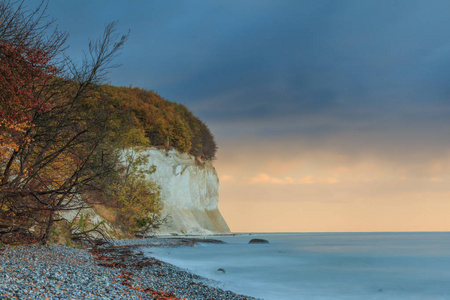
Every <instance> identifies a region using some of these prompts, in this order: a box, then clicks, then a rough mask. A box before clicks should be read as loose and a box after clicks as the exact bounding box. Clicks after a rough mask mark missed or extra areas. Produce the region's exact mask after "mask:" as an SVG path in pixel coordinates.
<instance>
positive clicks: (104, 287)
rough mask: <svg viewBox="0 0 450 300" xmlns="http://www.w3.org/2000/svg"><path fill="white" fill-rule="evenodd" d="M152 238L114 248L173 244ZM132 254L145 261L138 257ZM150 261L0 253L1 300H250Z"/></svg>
mask: <svg viewBox="0 0 450 300" xmlns="http://www.w3.org/2000/svg"><path fill="white" fill-rule="evenodd" d="M155 240H156V239H144V240H129V241H116V242H115V243H114V244H115V245H116V246H125V245H136V244H138V246H136V247H135V248H133V250H132V251H133V252H134V253H135V254H138V253H139V252H140V251H139V247H142V246H146V247H148V246H159V247H160V246H164V245H166V246H174V245H175V244H174V242H173V240H171V241H168V242H165V241H164V240H163V239H157V240H158V242H156V241H155ZM168 240H170V239H168ZM158 244H159V245H158ZM181 244H183V243H181ZM105 256H107V255H105ZM133 256H134V259H147V261H148V258H143V256H141V255H133ZM108 259H109V258H106V260H107V261H108ZM120 259H123V258H120ZM125 260H126V259H125ZM154 261H155V262H156V263H151V264H143V265H142V266H141V267H134V266H133V265H132V264H129V265H126V264H124V266H121V267H107V266H102V265H99V264H98V263H99V261H98V259H97V260H96V259H95V258H94V256H93V254H91V253H90V252H89V251H88V250H87V249H76V248H70V247H67V246H62V245H51V246H48V247H45V246H38V245H30V246H22V247H15V248H3V249H0V299H48V300H53V299H55V300H56V299H88V300H89V299H192V300H197V299H198V300H200V299H202V300H203V299H230V300H244V299H249V300H253V299H255V298H252V297H248V296H243V295H238V294H236V293H233V292H231V291H225V290H222V289H220V288H217V287H214V286H210V285H207V284H205V283H204V282H207V279H206V278H202V277H200V276H198V275H195V274H192V273H189V272H187V271H185V270H183V269H181V268H178V267H176V266H173V265H171V264H168V263H164V262H160V261H157V260H154Z"/></svg>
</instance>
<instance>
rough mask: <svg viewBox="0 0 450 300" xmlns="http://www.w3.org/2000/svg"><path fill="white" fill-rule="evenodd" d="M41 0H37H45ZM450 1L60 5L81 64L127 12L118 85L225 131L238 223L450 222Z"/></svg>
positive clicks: (362, 225)
mask: <svg viewBox="0 0 450 300" xmlns="http://www.w3.org/2000/svg"><path fill="white" fill-rule="evenodd" d="M37 2H38V1H37V0H28V1H26V3H27V4H30V6H32V5H33V4H35V3H37ZM449 11H450V2H449V1H445V0H442V1H440V0H432V1H414V0H410V1H406V0H404V1H399V0H392V1H384V0H377V1H369V0H367V1H359V0H355V1H346V0H340V1H334V0H330V1H327V0H310V1H298V0H292V1H291V0H276V1H275V0H271V1H269V0H215V1H209V0H174V1H165V0H158V1H155V0H134V1H123V0H122V1H119V0H90V1H86V0H78V1H65V0H50V1H49V4H48V9H47V13H48V15H50V16H51V17H54V18H55V19H57V24H58V25H59V28H60V29H61V30H64V31H67V32H68V33H69V34H70V37H69V39H68V45H70V47H69V48H68V50H67V53H68V54H69V55H70V56H71V57H72V58H73V59H74V60H77V59H80V58H81V54H82V51H83V50H86V49H87V45H88V42H89V39H95V38H97V37H98V36H99V35H100V34H101V33H102V30H103V28H104V26H105V25H106V24H107V23H109V22H111V21H115V20H116V21H118V27H117V29H118V32H119V33H126V32H128V30H130V37H129V40H128V41H127V43H126V45H125V47H124V49H123V50H122V52H121V55H120V56H119V57H118V58H117V59H116V63H119V64H121V66H120V67H119V68H116V69H113V70H111V72H110V73H109V83H111V84H113V85H119V86H129V85H132V86H137V87H141V88H145V89H148V90H153V91H156V92H158V94H160V95H161V96H162V97H164V98H166V99H168V100H171V101H175V102H179V103H183V104H185V105H186V106H187V107H188V108H189V109H190V110H191V111H192V112H193V113H194V114H195V115H197V116H198V117H199V118H201V119H202V120H203V121H205V122H206V123H207V124H208V126H209V127H210V129H211V131H212V133H213V134H214V135H215V137H216V141H217V143H218V146H219V152H218V155H217V159H216V161H215V162H214V165H215V167H216V169H217V171H218V174H219V178H220V200H219V208H220V210H221V212H222V214H223V216H224V218H225V219H226V221H227V222H228V225H229V226H230V228H231V230H232V231H233V232H274V231H277V232H335V231H448V230H450V218H448V213H449V212H450V151H449V149H450V148H449V146H450V130H449V128H450V118H449V113H450V84H449V80H450V34H449V32H450V18H448V12H449Z"/></svg>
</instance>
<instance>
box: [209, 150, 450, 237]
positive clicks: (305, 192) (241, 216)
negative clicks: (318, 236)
mask: <svg viewBox="0 0 450 300" xmlns="http://www.w3.org/2000/svg"><path fill="white" fill-rule="evenodd" d="M252 149H262V148H261V145H257V146H255V147H254V148H252V147H250V146H249V147H247V148H246V147H243V148H241V149H240V153H239V154H237V153H235V152H233V151H232V150H230V149H224V150H222V151H221V152H220V155H219V158H218V160H217V161H216V162H215V163H214V164H215V166H216V169H217V171H218V174H219V178H220V196H219V209H220V211H221V213H222V215H223V216H224V218H225V220H226V221H227V223H228V225H229V226H230V229H231V231H232V232H395V231H448V230H450V218H448V212H449V211H450V201H449V199H450V190H449V189H448V186H449V183H450V175H449V174H450V156H449V155H446V156H442V157H440V158H435V159H432V160H422V161H418V160H412V161H409V162H408V161H397V160H395V159H393V160H390V159H386V158H382V157H374V156H364V155H360V156H358V157H357V158H354V159H352V156H351V155H348V156H345V155H342V154H339V153H338V152H336V151H333V150H327V151H322V152H320V151H318V150H317V149H310V150H306V149H302V150H301V152H296V151H300V150H299V149H296V148H295V147H294V146H292V147H291V148H290V149H291V151H292V152H290V153H289V151H286V152H284V153H280V151H279V150H274V148H271V147H267V146H266V147H265V148H264V149H265V152H262V151H260V152H259V153H254V152H255V151H254V150H252ZM227 150H228V151H227ZM296 153H297V154H296Z"/></svg>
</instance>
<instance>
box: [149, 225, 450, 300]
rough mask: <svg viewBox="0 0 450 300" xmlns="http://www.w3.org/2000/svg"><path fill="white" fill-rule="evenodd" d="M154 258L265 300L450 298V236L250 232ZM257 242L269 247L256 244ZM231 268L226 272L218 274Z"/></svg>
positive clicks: (155, 251) (156, 251) (158, 252)
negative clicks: (259, 241) (261, 241)
mask: <svg viewBox="0 0 450 300" xmlns="http://www.w3.org/2000/svg"><path fill="white" fill-rule="evenodd" d="M216 238H217V239H220V240H222V241H224V242H225V243H226V244H208V243H200V244H199V245H198V246H197V247H178V248H151V249H148V251H149V252H151V253H149V254H148V255H151V256H154V257H156V258H158V259H160V260H163V261H166V262H168V263H171V264H174V265H176V266H179V267H181V268H184V269H186V270H188V271H190V272H192V273H195V274H198V275H201V276H203V277H206V278H208V279H209V280H208V282H206V283H207V284H210V285H211V284H212V285H214V286H216V287H219V288H222V289H226V290H231V291H233V292H236V293H239V294H243V295H248V296H253V297H256V298H261V299H274V300H281V299H289V300H291V299H313V300H314V299H324V300H325V299H327V300H328V299H334V300H336V299H338V300H339V299H355V300H356V299H383V300H385V299H396V300H398V299H408V300H411V299H426V300H430V299H450V233H449V232H402V233H398V232H396V233H384V232H383V233H265V234H261V233H257V234H256V233H253V234H249V233H242V234H236V235H234V236H220V237H216ZM254 238H261V239H265V240H268V241H269V243H268V244H249V241H250V240H251V239H254ZM219 269H223V270H224V271H225V272H223V271H218V270H219Z"/></svg>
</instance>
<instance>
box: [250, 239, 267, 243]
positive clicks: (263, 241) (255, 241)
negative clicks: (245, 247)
mask: <svg viewBox="0 0 450 300" xmlns="http://www.w3.org/2000/svg"><path fill="white" fill-rule="evenodd" d="M248 243H249V244H268V243H269V241H268V240H264V239H252V240H250V242H248Z"/></svg>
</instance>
